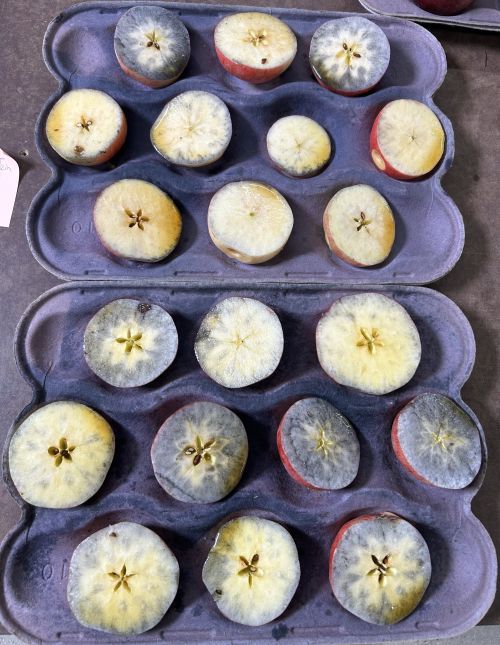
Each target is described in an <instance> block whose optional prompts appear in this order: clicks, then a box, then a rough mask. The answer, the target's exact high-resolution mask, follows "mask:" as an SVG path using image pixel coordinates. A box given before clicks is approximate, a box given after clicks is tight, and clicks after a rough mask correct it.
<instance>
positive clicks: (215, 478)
mask: <svg viewBox="0 0 500 645" xmlns="http://www.w3.org/2000/svg"><path fill="white" fill-rule="evenodd" d="M247 456H248V439H247V434H246V432H245V427H244V425H243V423H242V422H241V420H240V419H239V417H238V416H236V414H235V413H234V412H232V411H231V410H229V409H228V408H225V407H224V406H222V405H219V404H217V403H210V402H209V401H197V402H195V403H191V404H189V405H186V406H184V407H183V408H181V409H180V410H177V412H174V413H173V414H172V415H171V416H170V417H168V419H167V420H166V421H165V422H164V423H163V425H162V426H161V428H160V429H159V430H158V433H157V435H156V437H155V440H154V442H153V447H152V448H151V460H152V463H153V471H154V474H155V476H156V479H157V480H158V483H159V484H160V486H161V487H162V488H163V489H164V490H165V491H166V492H167V493H168V494H169V495H172V497H175V499H178V500H180V501H181V502H197V503H205V504H206V503H210V502H217V501H219V500H220V499H222V498H223V497H226V495H229V493H230V492H231V491H232V490H233V489H234V488H235V487H236V486H237V485H238V482H239V481H240V479H241V475H242V474H243V470H244V468H245V464H246V461H247Z"/></svg>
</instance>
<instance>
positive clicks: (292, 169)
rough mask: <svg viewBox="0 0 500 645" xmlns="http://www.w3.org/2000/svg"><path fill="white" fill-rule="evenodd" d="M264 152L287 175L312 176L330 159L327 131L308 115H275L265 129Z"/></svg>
mask: <svg viewBox="0 0 500 645" xmlns="http://www.w3.org/2000/svg"><path fill="white" fill-rule="evenodd" d="M266 143H267V153H268V155H269V157H270V159H271V161H272V162H273V164H274V165H275V166H276V167H277V168H278V169H279V170H281V172H283V173H284V174H285V175H289V176H290V177H300V178H305V177H313V176H314V175H317V174H318V173H319V172H321V171H322V170H323V168H324V167H325V165H326V164H327V163H328V162H329V161H330V157H331V154H332V144H331V142H330V137H329V136H328V132H327V131H326V130H325V129H324V128H323V127H322V126H321V125H320V124H319V123H317V122H316V121H314V120H313V119H310V118H309V117H307V116H301V115H298V114H294V115H291V116H285V117H283V118H282V119H278V121H276V122H275V123H274V124H273V125H272V126H271V128H270V129H269V132H268V133H267V139H266Z"/></svg>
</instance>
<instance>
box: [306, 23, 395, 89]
mask: <svg viewBox="0 0 500 645" xmlns="http://www.w3.org/2000/svg"><path fill="white" fill-rule="evenodd" d="M390 55H391V48H390V45H389V41H388V39H387V36H386V35H385V33H384V32H383V31H382V29H380V27H379V26H378V25H376V24H375V23H374V22H372V21H371V20H367V19H366V18H362V17H361V16H348V17H347V18H337V19H335V20H329V21H328V22H325V23H323V24H322V25H321V26H320V27H319V28H318V29H317V30H316V31H315V32H314V35H313V37H312V40H311V47H310V50H309V61H310V64H311V67H312V70H313V73H314V75H315V77H316V78H317V80H318V81H319V83H320V84H321V85H322V86H323V87H326V88H327V89H328V90H330V91H332V92H336V93H338V94H344V95H346V96H356V95H358V94H364V93H365V92H368V91H369V90H370V89H372V88H373V87H374V86H375V85H377V83H378V82H379V81H380V79H381V78H382V76H383V75H384V74H385V72H386V70H387V67H388V65H389V58H390Z"/></svg>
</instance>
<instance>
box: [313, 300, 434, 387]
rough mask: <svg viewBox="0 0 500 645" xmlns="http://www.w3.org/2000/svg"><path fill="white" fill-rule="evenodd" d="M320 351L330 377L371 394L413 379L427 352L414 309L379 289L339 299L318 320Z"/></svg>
mask: <svg viewBox="0 0 500 645" xmlns="http://www.w3.org/2000/svg"><path fill="white" fill-rule="evenodd" d="M316 350H317V353H318V358H319V362H320V364H321V367H322V368H323V369H324V370H325V372H326V373H327V374H328V376H330V377H331V378H332V379H333V380H334V381H336V382H337V383H339V384H340V385H347V386H349V387H354V388H356V389H358V390H361V391H362V392H366V393H368V394H387V393H389V392H392V391H394V390H397V389H398V388H400V387H402V386H403V385H405V384H406V383H408V381H410V379H411V378H412V377H413V375H414V374H415V372H416V370H417V367H418V365H419V363H420V357H421V344H420V336H419V333H418V330H417V328H416V326H415V323H414V322H413V320H412V319H411V318H410V316H409V314H408V312H407V311H406V310H405V309H404V308H403V307H402V306H401V305H400V304H398V303H397V302H396V301H395V300H392V298H388V297H387V296H384V295H382V294H379V293H358V294H354V295H350V296H344V297H343V298H339V299H338V300H337V301H335V302H334V303H333V304H332V306H331V307H330V309H329V310H328V311H327V312H326V313H325V314H324V315H323V317H322V318H321V320H320V321H319V323H318V326H317V329H316Z"/></svg>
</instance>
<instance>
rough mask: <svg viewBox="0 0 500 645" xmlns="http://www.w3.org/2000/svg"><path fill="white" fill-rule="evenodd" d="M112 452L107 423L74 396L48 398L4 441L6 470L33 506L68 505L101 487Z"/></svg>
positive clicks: (113, 449) (109, 428) (84, 500)
mask: <svg viewBox="0 0 500 645" xmlns="http://www.w3.org/2000/svg"><path fill="white" fill-rule="evenodd" d="M114 452H115V437H114V434H113V431H112V429H111V426H110V425H109V423H108V422H107V421H106V420H105V419H104V418H103V417H102V416H101V415H100V414H98V413H97V412H95V411H94V410H92V409H91V408H89V407H87V406H86V405H83V404H82V403H76V402H75V401H55V402H54V403H48V404H47V405H44V406H42V407H40V408H38V409H36V410H35V411H34V412H32V413H31V414H30V415H29V416H28V417H26V418H25V419H24V420H23V421H22V422H21V423H20V424H19V425H18V427H17V428H16V430H15V432H14V434H13V435H12V439H11V440H10V444H9V472H10V476H11V477H12V481H13V482H14V484H15V486H16V488H17V490H18V492H19V494H20V495H21V497H22V498H23V499H24V500H25V501H26V502H28V504H32V505H33V506H42V507H44V508H72V507H74V506H79V505H80V504H83V503H84V502H86V501H87V500H88V499H90V498H91V497H92V496H93V495H94V494H95V493H97V491H98V490H99V489H100V488H101V486H102V484H103V482H104V479H105V477H106V475H107V473H108V470H109V467H110V465H111V462H112V460H113V455H114Z"/></svg>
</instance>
